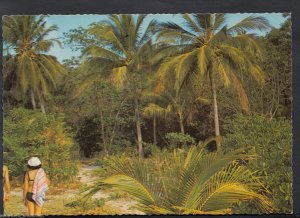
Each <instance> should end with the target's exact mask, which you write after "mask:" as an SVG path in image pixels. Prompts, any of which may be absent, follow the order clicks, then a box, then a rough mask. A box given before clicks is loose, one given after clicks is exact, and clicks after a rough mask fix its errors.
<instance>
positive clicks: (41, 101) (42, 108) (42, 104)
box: [38, 90, 46, 114]
mask: <svg viewBox="0 0 300 218" xmlns="http://www.w3.org/2000/svg"><path fill="white" fill-rule="evenodd" d="M38 96H39V102H40V106H41V110H42V112H43V113H44V114H46V110H45V101H44V98H43V96H42V93H41V91H40V90H38Z"/></svg>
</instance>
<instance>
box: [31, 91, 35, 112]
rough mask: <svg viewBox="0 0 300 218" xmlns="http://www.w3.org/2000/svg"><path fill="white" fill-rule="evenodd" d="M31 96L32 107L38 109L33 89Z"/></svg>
mask: <svg viewBox="0 0 300 218" xmlns="http://www.w3.org/2000/svg"><path fill="white" fill-rule="evenodd" d="M30 96H31V104H32V108H33V110H35V109H36V102H35V97H34V93H33V91H32V89H31V90H30Z"/></svg>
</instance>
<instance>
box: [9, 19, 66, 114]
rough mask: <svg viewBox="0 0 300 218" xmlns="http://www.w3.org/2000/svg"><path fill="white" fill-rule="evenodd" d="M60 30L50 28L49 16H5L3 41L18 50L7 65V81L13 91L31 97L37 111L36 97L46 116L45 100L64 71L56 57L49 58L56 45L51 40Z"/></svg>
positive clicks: (53, 39)
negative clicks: (52, 33)
mask: <svg viewBox="0 0 300 218" xmlns="http://www.w3.org/2000/svg"><path fill="white" fill-rule="evenodd" d="M56 30H57V27H56V26H49V27H47V26H46V21H45V16H4V18H3V39H4V42H5V43H6V44H7V45H8V46H9V47H10V48H13V49H14V52H12V53H11V55H8V56H7V57H6V61H5V63H4V75H5V79H7V80H13V81H5V82H9V83H12V84H13V85H12V88H13V89H16V90H17V91H18V92H21V93H22V94H23V96H26V95H27V94H29V95H30V97H31V103H32V107H33V108H34V109H35V108H36V100H35V98H36V96H38V98H39V103H40V106H41V109H42V111H43V112H44V113H45V96H46V95H48V94H49V92H50V90H51V89H53V88H55V85H56V80H57V77H58V73H60V72H62V71H63V70H64V69H63V67H62V65H61V64H60V63H59V62H58V61H57V60H56V58H55V57H53V56H50V55H46V54H45V53H46V52H47V51H49V50H50V48H51V46H53V44H54V43H58V44H59V45H60V42H59V41H58V40H57V39H55V38H49V34H50V33H51V32H53V31H56Z"/></svg>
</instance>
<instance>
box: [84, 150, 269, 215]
mask: <svg viewBox="0 0 300 218" xmlns="http://www.w3.org/2000/svg"><path fill="white" fill-rule="evenodd" d="M252 158H254V157H253V156H251V155H248V154H245V153H244V152H242V151H241V150H236V151H234V152H231V153H227V154H221V153H220V152H210V153H207V152H206V151H205V149H204V144H201V145H198V147H192V148H190V149H189V151H188V152H187V153H185V152H183V151H182V150H180V149H178V150H174V153H173V154H172V155H171V156H165V155H162V156H161V157H158V158H157V159H148V160H140V159H126V158H123V159H120V158H114V159H111V160H110V161H109V170H108V172H109V174H110V176H108V177H106V178H105V179H102V180H101V181H99V182H98V183H96V184H95V185H93V187H92V188H91V189H90V191H89V193H88V194H87V196H90V195H93V194H94V193H96V192H97V191H99V190H101V189H102V188H104V187H106V186H112V187H113V188H116V189H118V190H121V191H124V192H127V193H129V194H130V195H131V196H132V197H133V198H135V199H136V200H137V201H138V208H139V209H140V210H142V211H144V212H145V213H146V214H224V213H238V211H234V210H233V206H234V205H235V204H236V203H238V202H241V201H249V200H251V201H253V202H254V203H255V205H256V206H257V207H258V208H259V209H260V211H261V212H271V211H272V205H271V203H270V201H269V200H268V199H267V198H266V197H265V196H264V195H263V194H261V193H259V190H262V189H263V187H262V185H261V183H260V181H259V178H257V177H256V176H255V173H253V172H251V170H249V169H248V168H247V166H246V164H245V161H246V160H249V159H252Z"/></svg>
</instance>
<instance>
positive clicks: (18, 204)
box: [4, 164, 144, 216]
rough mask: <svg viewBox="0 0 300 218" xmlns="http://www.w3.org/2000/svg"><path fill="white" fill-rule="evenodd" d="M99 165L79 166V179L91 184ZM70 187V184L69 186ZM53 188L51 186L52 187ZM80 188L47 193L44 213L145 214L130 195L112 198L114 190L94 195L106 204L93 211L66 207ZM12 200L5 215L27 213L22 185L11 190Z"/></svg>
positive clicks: (81, 181)
mask: <svg viewBox="0 0 300 218" xmlns="http://www.w3.org/2000/svg"><path fill="white" fill-rule="evenodd" d="M97 168H98V167H97V166H91V165H87V164H82V165H81V166H80V167H79V173H78V179H79V181H80V183H81V184H82V185H91V184H92V183H93V182H94V181H95V180H96V179H97V177H96V176H95V175H93V173H92V172H93V170H95V169H97ZM67 187H68V186H67ZM50 188H51V187H50ZM79 192H80V191H79V189H78V188H77V189H75V188H68V189H67V188H62V189H55V191H54V192H52V193H51V191H50V193H49V194H47V197H46V203H45V205H44V207H43V208H44V209H43V214H45V215H80V214H99V215H104V214H106V215H113V214H139V215H142V214H144V213H143V212H141V211H138V210H137V209H135V208H134V206H135V205H136V202H135V201H133V200H132V199H129V198H128V197H120V198H117V199H111V194H112V193H113V192H114V191H113V190H106V191H99V192H98V193H96V194H95V195H94V196H93V199H99V198H103V199H105V205H104V206H102V207H101V208H97V209H94V210H92V211H84V210H83V209H82V208H79V207H77V208H75V207H73V208H72V207H71V208H70V207H66V206H65V204H66V203H70V202H72V201H74V200H76V199H78V197H79V196H80V193H79ZM10 196H11V197H10V200H9V201H8V202H7V203H6V204H5V205H4V207H5V211H4V213H5V215H15V216H16V215H17V216H20V215H27V209H26V207H25V205H24V203H23V202H22V199H23V197H22V196H23V191H22V189H21V188H20V187H17V188H14V189H12V190H11V195H10Z"/></svg>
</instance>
